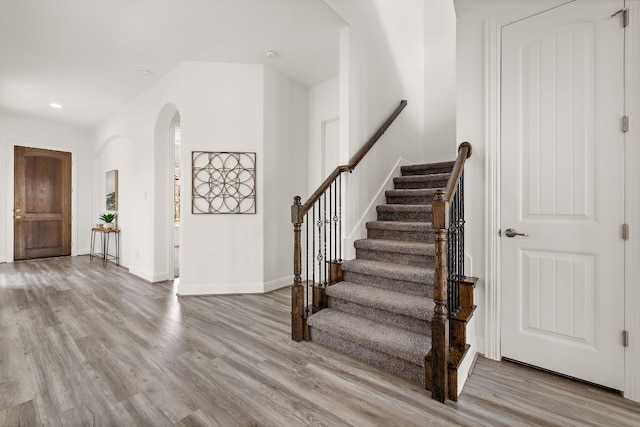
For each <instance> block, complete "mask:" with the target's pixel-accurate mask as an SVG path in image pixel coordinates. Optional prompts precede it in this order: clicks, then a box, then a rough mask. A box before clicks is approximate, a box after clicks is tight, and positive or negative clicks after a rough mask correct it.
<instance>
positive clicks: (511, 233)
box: [504, 228, 529, 237]
mask: <svg viewBox="0 0 640 427" xmlns="http://www.w3.org/2000/svg"><path fill="white" fill-rule="evenodd" d="M504 234H505V236H507V237H516V236H522V237H527V236H528V235H529V234H527V233H518V232H517V231H516V230H514V229H513V228H507V229H506V230H505V232H504Z"/></svg>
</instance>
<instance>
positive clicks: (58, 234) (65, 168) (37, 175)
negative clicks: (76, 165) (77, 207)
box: [13, 147, 71, 260]
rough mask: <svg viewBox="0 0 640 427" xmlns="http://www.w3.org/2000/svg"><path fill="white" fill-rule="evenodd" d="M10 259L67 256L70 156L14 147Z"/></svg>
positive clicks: (68, 250)
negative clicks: (11, 250)
mask: <svg viewBox="0 0 640 427" xmlns="http://www.w3.org/2000/svg"><path fill="white" fill-rule="evenodd" d="M14 161H15V163H14V165H15V180H14V182H15V188H14V213H13V217H14V220H13V224H14V226H13V229H14V259H15V260H22V259H31V258H46V257H54V256H64V255H71V153H64V152H60V151H51V150H40V149H35V148H27V147H15V156H14Z"/></svg>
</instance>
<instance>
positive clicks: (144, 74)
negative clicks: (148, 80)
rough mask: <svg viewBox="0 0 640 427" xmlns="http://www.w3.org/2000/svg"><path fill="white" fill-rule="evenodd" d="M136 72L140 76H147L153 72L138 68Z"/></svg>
mask: <svg viewBox="0 0 640 427" xmlns="http://www.w3.org/2000/svg"><path fill="white" fill-rule="evenodd" d="M138 74H140V75H141V76H142V77H149V76H150V75H151V74H153V73H152V72H151V71H149V70H138Z"/></svg>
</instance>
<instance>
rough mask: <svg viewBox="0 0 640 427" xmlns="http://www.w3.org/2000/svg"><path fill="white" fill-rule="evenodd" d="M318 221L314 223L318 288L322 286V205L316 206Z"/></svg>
mask: <svg viewBox="0 0 640 427" xmlns="http://www.w3.org/2000/svg"><path fill="white" fill-rule="evenodd" d="M317 205H318V220H317V222H316V227H318V255H316V259H317V261H318V282H317V283H318V286H319V285H321V284H322V271H323V270H322V258H323V257H322V203H321V202H319V203H318V204H317Z"/></svg>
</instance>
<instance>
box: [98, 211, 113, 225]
mask: <svg viewBox="0 0 640 427" xmlns="http://www.w3.org/2000/svg"><path fill="white" fill-rule="evenodd" d="M100 219H101V220H102V221H104V222H105V227H106V228H112V227H113V224H112V222H113V220H114V219H116V214H114V213H104V214H102V215H100Z"/></svg>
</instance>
